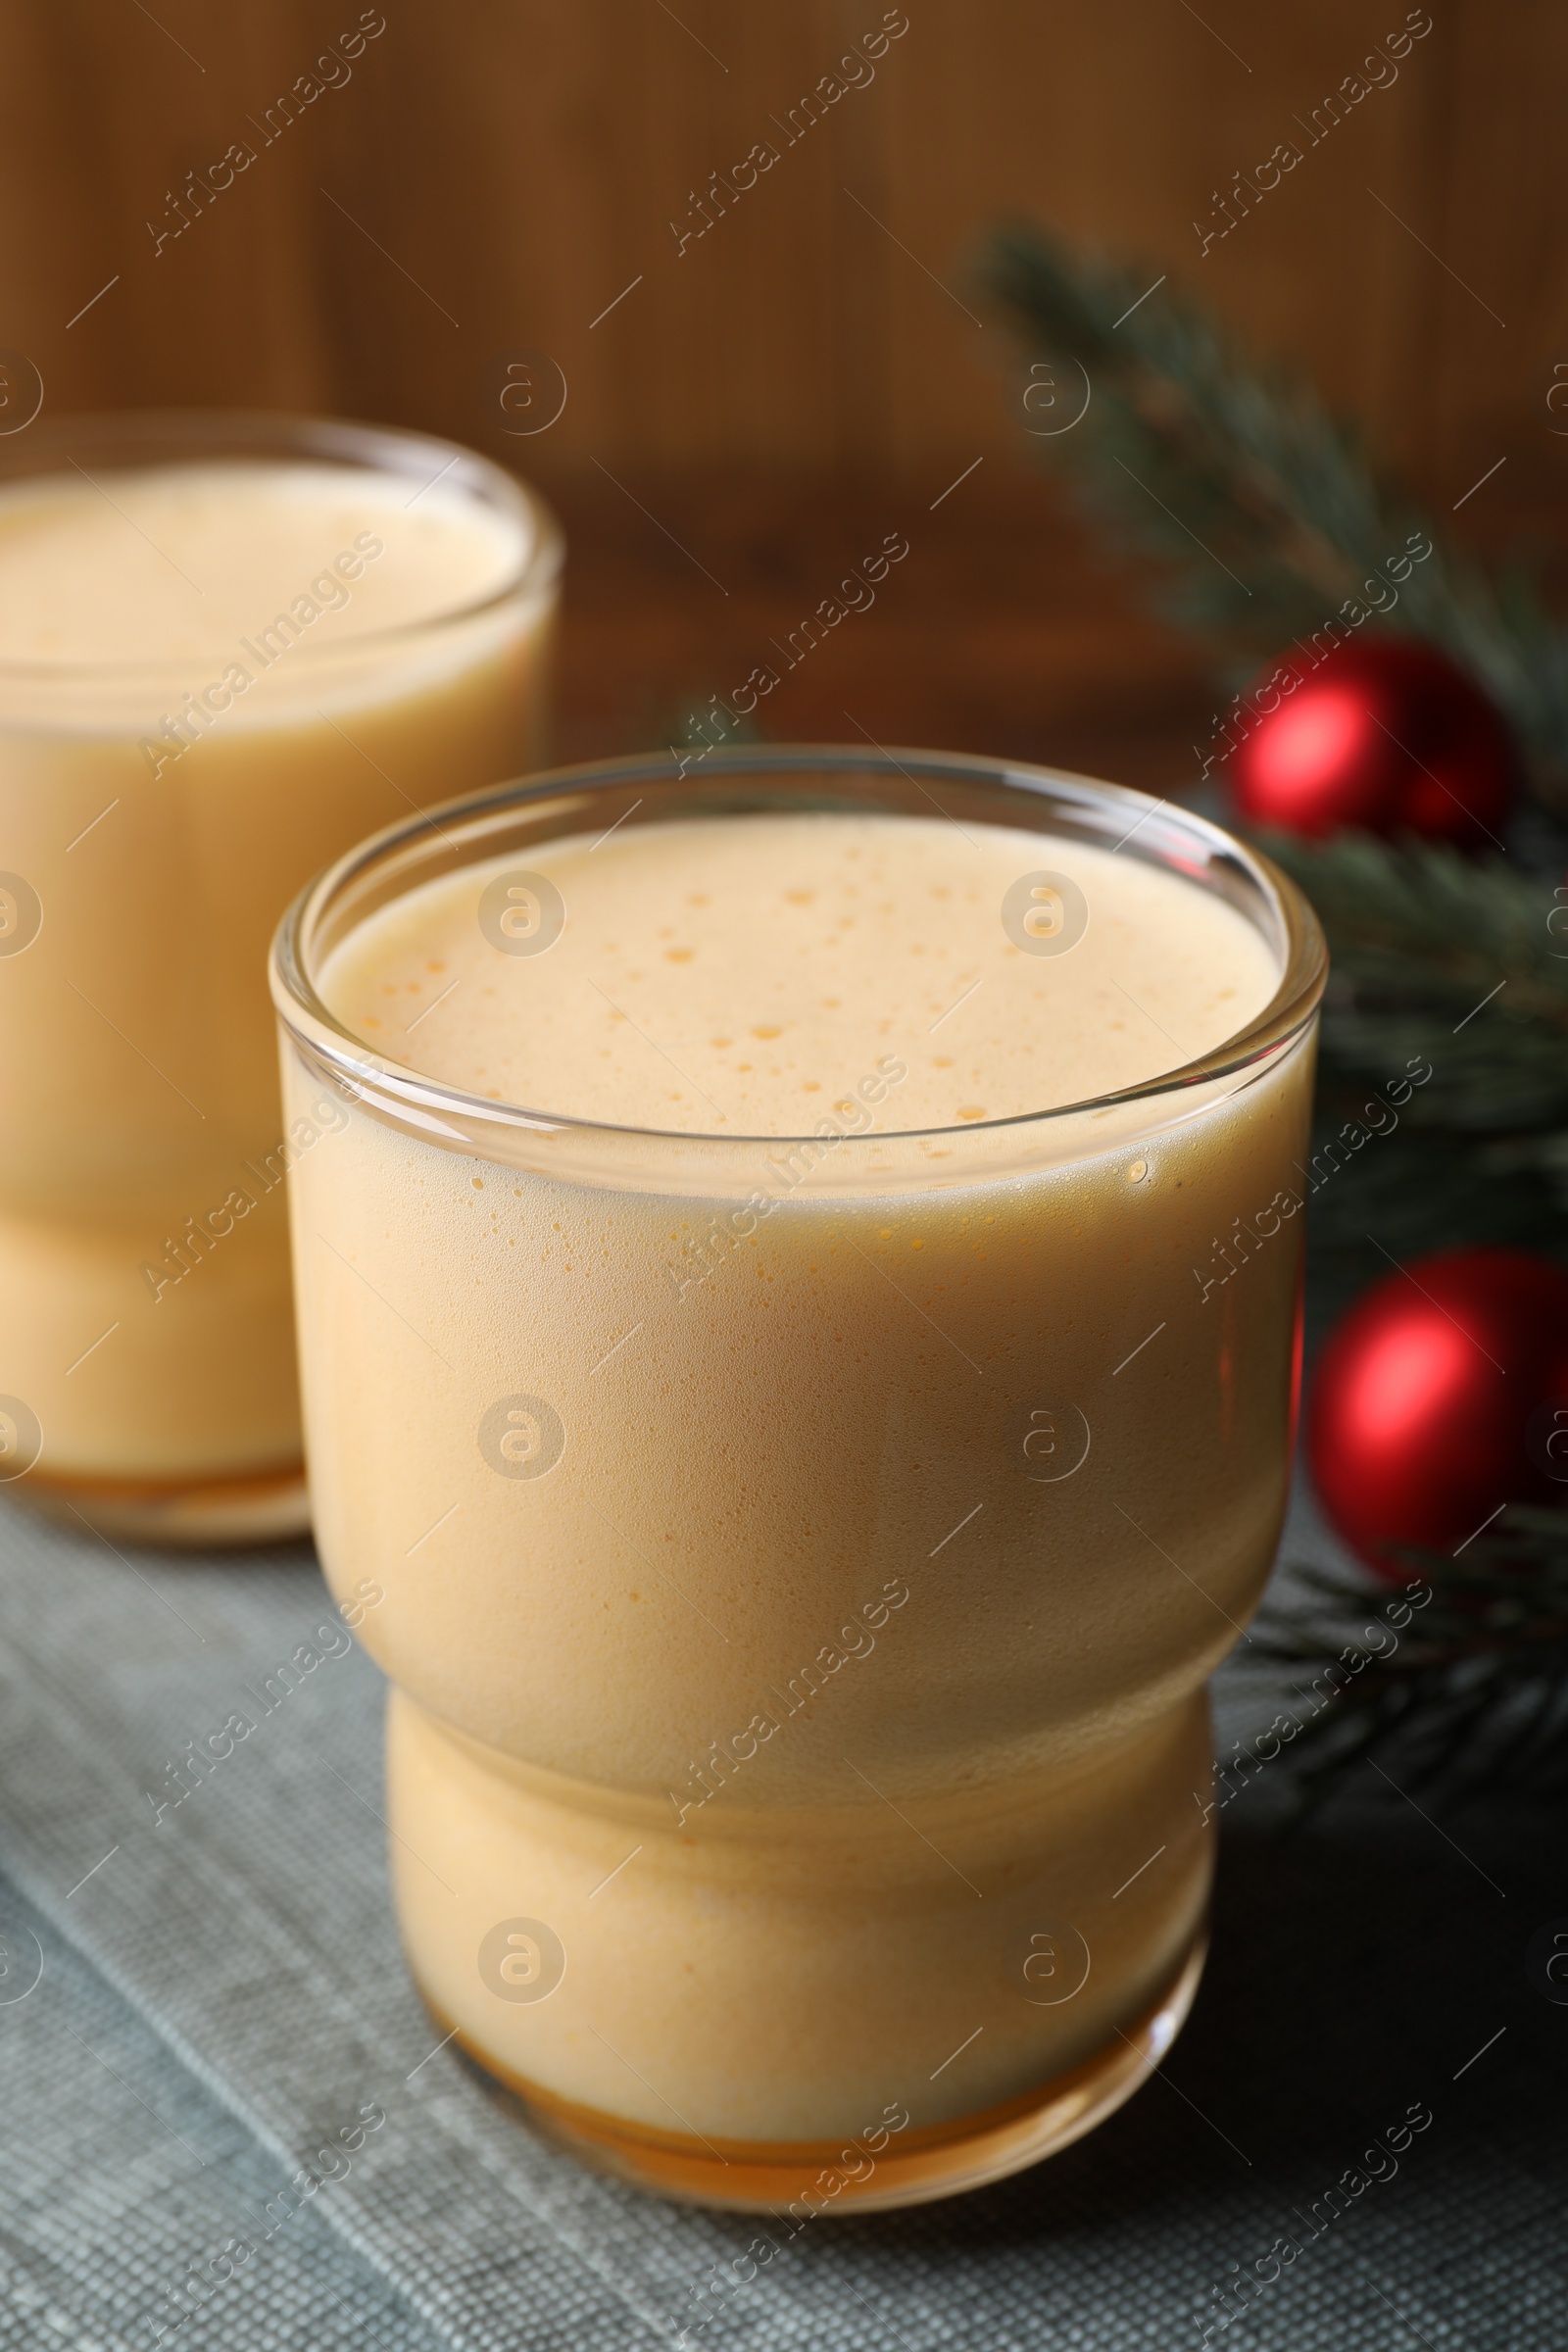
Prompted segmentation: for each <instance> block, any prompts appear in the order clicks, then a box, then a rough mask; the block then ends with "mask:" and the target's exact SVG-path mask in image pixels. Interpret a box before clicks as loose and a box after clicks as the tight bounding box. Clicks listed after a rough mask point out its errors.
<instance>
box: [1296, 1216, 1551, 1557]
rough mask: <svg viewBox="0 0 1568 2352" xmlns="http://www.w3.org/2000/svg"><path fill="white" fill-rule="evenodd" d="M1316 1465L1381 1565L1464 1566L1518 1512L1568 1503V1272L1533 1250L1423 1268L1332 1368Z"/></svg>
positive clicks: (1371, 1297) (1333, 1348) (1364, 1318)
mask: <svg viewBox="0 0 1568 2352" xmlns="http://www.w3.org/2000/svg"><path fill="white" fill-rule="evenodd" d="M1306 1451H1307V1459H1308V1462H1309V1463H1310V1465H1311V1471H1312V1476H1313V1478H1314V1480H1315V1481H1316V1484H1317V1491H1318V1494H1319V1495H1320V1497H1321V1498H1322V1501H1323V1504H1324V1507H1325V1509H1326V1510H1327V1512H1328V1515H1329V1517H1330V1519H1331V1520H1332V1521H1333V1523H1334V1525H1335V1526H1336V1527H1337V1528H1338V1530H1339V1532H1340V1534H1341V1535H1342V1536H1343V1537H1344V1538H1345V1540H1346V1542H1347V1543H1348V1544H1350V1545H1351V1547H1352V1548H1353V1549H1354V1550H1355V1551H1357V1552H1359V1554H1360V1556H1361V1558H1362V1559H1363V1560H1364V1561H1365V1562H1366V1563H1367V1565H1368V1566H1369V1567H1371V1568H1376V1569H1378V1570H1379V1571H1380V1572H1381V1573H1382V1574H1384V1575H1387V1576H1392V1577H1397V1578H1404V1577H1407V1576H1409V1575H1411V1574H1413V1573H1415V1571H1414V1570H1413V1569H1412V1568H1411V1566H1410V1564H1409V1562H1408V1561H1404V1560H1401V1559H1399V1558H1398V1557H1397V1550H1396V1547H1397V1545H1400V1544H1409V1545H1411V1546H1413V1547H1415V1548H1417V1549H1420V1550H1424V1551H1435V1552H1440V1553H1442V1554H1444V1555H1445V1556H1446V1557H1452V1556H1454V1555H1455V1554H1459V1555H1460V1556H1462V1554H1463V1551H1464V1549H1465V1548H1466V1547H1467V1545H1468V1544H1469V1543H1470V1542H1471V1541H1472V1540H1473V1538H1474V1537H1475V1536H1476V1535H1477V1534H1478V1533H1479V1532H1480V1531H1481V1529H1482V1528H1483V1527H1484V1526H1485V1525H1486V1524H1487V1522H1489V1521H1490V1520H1491V1519H1492V1518H1493V1517H1494V1516H1495V1513H1496V1512H1497V1511H1498V1510H1499V1509H1500V1508H1501V1506H1502V1505H1503V1504H1504V1503H1509V1502H1531V1501H1544V1500H1547V1499H1553V1500H1559V1501H1565V1502H1568V1273H1565V1272H1564V1271H1563V1269H1562V1268H1561V1267H1560V1266H1555V1265H1553V1264H1551V1263H1550V1261H1549V1260H1548V1259H1545V1258H1540V1257H1531V1256H1528V1255H1527V1254H1526V1253H1525V1252H1524V1251H1523V1250H1442V1251H1440V1252H1439V1253H1438V1254H1437V1255H1436V1256H1433V1257H1418V1258H1412V1259H1411V1261H1410V1263H1409V1266H1408V1268H1406V1269H1405V1270H1403V1271H1401V1272H1399V1273H1397V1274H1390V1275H1388V1276H1387V1277H1386V1278H1385V1279H1384V1280H1383V1281H1382V1282H1379V1283H1378V1284H1376V1285H1375V1286H1374V1288H1373V1289H1372V1290H1370V1291H1368V1292H1367V1294H1366V1296H1365V1298H1364V1299H1360V1300H1358V1301H1357V1303H1356V1304H1355V1305H1354V1306H1353V1307H1352V1308H1351V1309H1350V1311H1349V1313H1348V1315H1347V1316H1346V1317H1345V1318H1344V1320H1343V1321H1342V1322H1341V1323H1340V1324H1339V1325H1338V1326H1337V1327H1336V1329H1335V1331H1334V1332H1333V1334H1332V1335H1331V1337H1330V1339H1329V1341H1328V1343H1327V1345H1326V1346H1325V1348H1323V1351H1322V1353H1321V1355H1320V1356H1319V1358H1318V1362H1317V1369H1316V1371H1315V1373H1314V1375H1313V1381H1312V1395H1311V1401H1310V1404H1309V1406H1308V1411H1307V1431H1306Z"/></svg>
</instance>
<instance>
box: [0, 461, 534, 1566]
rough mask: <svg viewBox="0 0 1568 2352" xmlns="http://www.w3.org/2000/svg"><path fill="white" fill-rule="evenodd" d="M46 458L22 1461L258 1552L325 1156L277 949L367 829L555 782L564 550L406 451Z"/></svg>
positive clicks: (23, 566) (18, 1282) (26, 823)
mask: <svg viewBox="0 0 1568 2352" xmlns="http://www.w3.org/2000/svg"><path fill="white" fill-rule="evenodd" d="M240 422H241V423H243V422H244V420H240ZM51 449H52V455H51V454H50V450H51ZM32 455H33V462H34V464H35V465H37V466H41V467H42V470H39V471H35V472H33V473H31V474H28V475H25V476H22V477H20V478H15V479H11V480H8V481H4V482H0V869H3V870H0V1474H3V1475H5V1476H7V1477H10V1476H12V1475H15V1474H17V1473H18V1472H19V1469H20V1470H21V1471H22V1472H24V1473H25V1483H23V1481H22V1479H20V1478H19V1483H18V1485H17V1488H16V1491H17V1493H18V1494H19V1495H35V1496H39V1497H47V1498H53V1499H54V1500H55V1501H56V1502H57V1504H58V1503H59V1501H60V1499H61V1498H62V1497H63V1498H65V1499H67V1500H70V1501H71V1502H73V1503H74V1504H76V1505H77V1506H79V1508H80V1509H81V1510H82V1511H83V1513H84V1514H85V1515H87V1516H88V1517H90V1518H91V1519H92V1520H93V1522H94V1524H98V1525H107V1524H109V1523H110V1522H111V1521H113V1522H115V1523H117V1524H120V1525H123V1526H126V1527H128V1528H130V1529H131V1530H132V1531H134V1532H145V1533H149V1534H166V1535H175V1536H179V1535H183V1536H186V1537H189V1536H194V1535H201V1534H222V1533H224V1532H237V1533H244V1532H263V1531H264V1530H265V1529H266V1528H267V1527H268V1526H270V1525H276V1524H279V1523H282V1524H286V1523H287V1519H288V1517H289V1515H290V1514H293V1515H294V1516H295V1517H296V1518H297V1515H298V1512H299V1509H300V1496H301V1495H302V1489H301V1488H300V1487H299V1484H298V1464H299V1456H300V1431H299V1408H298V1397H297V1388H296V1380H295V1371H294V1340H293V1329H292V1313H291V1300H290V1294H289V1282H288V1267H287V1232H286V1219H285V1216H284V1213H283V1207H282V1201H283V1172H284V1167H285V1165H286V1162H287V1160H288V1159H289V1158H290V1157H291V1156H294V1155H295V1154H296V1153H297V1152H299V1151H301V1150H309V1149H310V1148H311V1147H312V1145H313V1143H314V1141H315V1140H316V1135H317V1132H318V1128H317V1123H316V1122H315V1121H313V1119H312V1117H311V1114H310V1113H305V1114H296V1120H297V1124H296V1127H295V1129H294V1131H293V1133H292V1134H285V1131H284V1128H283V1126H282V1124H281V1112H280V1108H279V1103H278V1097H277V1084H276V1066H275V1057H274V1051H273V1046H272V1037H271V1026H272V1024H271V1016H270V1008H269V1006H268V1004H267V998H266V989H265V983H264V981H263V977H262V974H263V968H264V963H265V957H266V950H267V942H268V939H269V937H270V933H271V931H272V928H273V926H274V925H275V923H276V921H277V918H278V915H279V913H280V912H281V910H282V908H283V907H284V906H285V905H286V904H287V902H288V900H289V898H290V896H291V895H292V893H293V892H294V891H296V890H297V889H298V888H299V887H300V885H301V883H302V882H303V881H304V880H305V879H306V877H307V876H308V875H309V874H310V873H311V872H313V871H314V870H315V869H316V868H317V867H319V865H320V864H321V863H322V862H323V860H324V859H326V858H331V857H335V856H337V855H339V854H340V853H341V852H342V851H343V850H344V849H346V848H347V847H348V846H349V845H350V844H351V843H352V842H353V841H355V840H356V839H357V838H359V837H360V836H361V835H363V834H364V833H365V832H366V831H367V830H368V829H370V828H373V827H375V826H378V825H382V824H385V823H388V822H389V821H391V820H392V819H394V818H395V817H398V816H399V815H403V814H407V813H408V811H409V810H410V809H418V808H422V807H423V806H425V805H426V804H428V803H429V802H431V801H434V800H437V799H440V798H444V797H446V796H447V795H449V794H450V793H451V791H452V790H453V788H454V786H455V785H457V786H458V787H460V788H462V787H463V786H465V785H466V786H469V787H473V786H478V785H480V784H483V783H487V782H491V781H494V780H497V779H500V778H502V777H505V776H507V775H509V774H513V773H515V772H516V771H517V770H518V769H519V768H520V767H523V766H526V765H527V764H528V762H529V760H530V759H531V758H532V757H533V756H534V755H535V753H536V751H537V748H538V743H539V723H540V719H541V715H542V701H541V685H542V663H543V657H544V650H545V642H546V637H547V633H548V628H549V621H550V613H551V609H552V605H553V601H554V593H555V591H554V575H555V572H556V569H557V560H558V554H559V549H558V545H557V541H556V536H555V532H554V528H553V525H552V524H551V523H550V521H549V518H548V516H547V515H545V514H544V512H543V510H542V509H540V508H539V507H538V506H537V503H536V502H533V501H532V500H530V499H528V498H527V497H526V496H525V495H524V494H522V493H519V492H518V491H516V489H515V486H514V485H512V484H511V483H510V482H509V481H508V479H507V477H505V476H503V475H502V474H500V472H499V471H498V470H497V469H495V468H493V467H490V466H486V465H485V464H484V463H483V461H481V460H479V459H476V458H473V457H471V456H469V455H468V454H467V453H466V452H463V451H458V450H455V449H453V448H452V447H451V446H450V445H448V444H445V443H440V442H431V441H426V440H424V439H422V438H420V437H417V436H412V435H398V434H379V435H377V434H370V433H366V432H361V431H359V430H357V429H356V428H351V427H338V426H326V425H323V426H310V425H304V424H300V425H293V424H290V423H289V422H288V420H275V421H274V422H272V423H270V424H269V423H268V421H267V420H256V421H255V422H254V423H253V424H252V425H251V426H250V428H249V429H248V430H246V431H244V432H238V431H231V430H229V429H228V428H227V427H225V426H224V425H223V423H222V420H221V419H219V420H214V419H200V418H197V419H190V420H186V419H179V418H170V419H160V418H152V419H142V420H138V419H134V418H133V419H127V420H124V422H123V424H121V425H119V426H115V425H108V426H105V427H103V428H101V429H98V428H92V427H84V428H82V429H81V431H80V432H79V433H77V432H73V430H71V429H70V428H65V427H63V428H60V429H59V430H58V431H57V433H56V435H55V442H54V444H53V445H49V446H48V447H45V448H41V449H40V450H38V451H35V452H33V453H32ZM328 1115H333V1114H331V1113H330V1112H329V1113H328ZM291 1482H292V1483H291ZM225 1496H231V1497H233V1498H234V1510H233V1514H232V1515H233V1518H234V1527H233V1529H232V1531H229V1530H228V1529H227V1526H226V1521H225V1513H226V1512H227V1510H228V1505H227V1504H226V1503H225V1501H224V1497H225ZM269 1498H271V1499H269ZM279 1512H281V1513H282V1514H283V1518H282V1521H281V1522H279V1518H278V1514H279Z"/></svg>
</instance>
